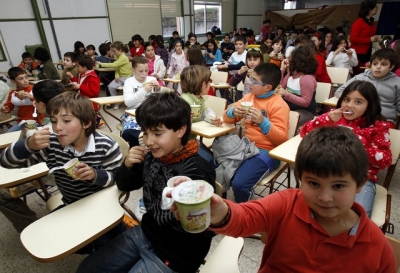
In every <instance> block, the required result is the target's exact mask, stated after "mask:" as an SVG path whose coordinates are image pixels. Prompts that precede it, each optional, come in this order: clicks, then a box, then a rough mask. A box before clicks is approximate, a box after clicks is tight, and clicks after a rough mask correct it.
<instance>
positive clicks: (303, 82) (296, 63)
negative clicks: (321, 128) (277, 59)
mask: <svg viewBox="0 0 400 273" xmlns="http://www.w3.org/2000/svg"><path fill="white" fill-rule="evenodd" d="M288 66H289V73H288V74H287V75H286V76H285V77H284V78H283V79H282V81H281V87H279V86H278V87H277V88H276V93H277V94H278V95H281V96H282V98H283V99H284V100H285V101H286V103H287V104H288V105H289V108H290V110H292V111H299V112H300V114H301V115H300V121H299V126H301V125H303V124H304V123H305V122H307V121H309V120H311V119H313V118H314V113H315V106H316V102H315V89H316V88H317V81H316V80H315V76H314V75H315V72H316V71H317V66H318V62H317V60H316V59H315V56H314V52H313V51H312V50H311V48H310V47H309V46H307V45H301V46H300V47H299V48H297V49H296V50H294V51H293V52H292V56H291V60H290V62H289V60H284V61H283V62H282V66H281V70H282V71H286V68H287V67H288Z"/></svg>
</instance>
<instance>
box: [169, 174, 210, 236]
mask: <svg viewBox="0 0 400 273" xmlns="http://www.w3.org/2000/svg"><path fill="white" fill-rule="evenodd" d="M213 193H214V189H213V187H212V186H211V185H210V184H209V183H207V182H206V181H203V180H193V181H187V182H183V183H181V184H179V185H178V186H176V187H175V188H174V189H173V190H172V198H173V199H174V200H175V203H176V206H177V208H178V213H179V218H180V220H181V225H182V227H183V229H184V230H185V231H187V232H190V233H200V232H203V231H205V230H206V229H207V228H208V227H209V226H210V201H211V196H212V194H213Z"/></svg>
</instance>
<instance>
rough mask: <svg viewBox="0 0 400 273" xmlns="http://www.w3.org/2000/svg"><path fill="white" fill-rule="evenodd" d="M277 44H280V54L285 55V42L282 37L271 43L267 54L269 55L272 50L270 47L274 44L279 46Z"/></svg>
mask: <svg viewBox="0 0 400 273" xmlns="http://www.w3.org/2000/svg"><path fill="white" fill-rule="evenodd" d="M279 43H281V44H282V49H281V52H282V53H285V40H284V39H283V37H281V36H279V37H275V39H274V40H273V41H272V44H271V47H270V48H268V50H267V53H271V52H272V50H273V48H272V46H273V45H274V44H279Z"/></svg>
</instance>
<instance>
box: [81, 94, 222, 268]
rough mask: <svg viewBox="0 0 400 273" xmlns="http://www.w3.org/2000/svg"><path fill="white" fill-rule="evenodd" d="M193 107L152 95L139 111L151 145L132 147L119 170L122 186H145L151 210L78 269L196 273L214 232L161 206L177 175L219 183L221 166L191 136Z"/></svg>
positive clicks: (127, 188) (174, 97)
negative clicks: (186, 223) (189, 226)
mask: <svg viewBox="0 0 400 273" xmlns="http://www.w3.org/2000/svg"><path fill="white" fill-rule="evenodd" d="M190 112H191V110H190V107H189V104H188V103H186V102H185V101H184V100H183V99H182V98H180V97H179V95H177V94H176V93H162V94H151V95H149V96H148V98H147V99H146V100H145V101H144V102H143V103H142V104H141V105H140V106H139V108H138V109H137V110H136V118H137V121H138V123H139V125H140V126H141V128H142V130H143V131H144V136H143V141H144V144H145V145H146V146H147V147H148V149H147V148H145V147H141V146H136V147H133V148H131V149H130V151H129V155H128V156H127V157H126V159H125V162H124V164H123V165H121V167H120V168H119V170H118V174H117V185H118V188H119V189H120V190H123V191H130V190H136V189H140V188H141V187H143V196H144V204H145V207H146V209H147V212H146V213H145V214H144V215H143V221H142V222H141V225H140V226H135V227H133V228H131V229H128V230H127V231H126V232H124V233H123V234H121V235H120V236H118V237H117V238H115V239H114V240H113V241H112V242H110V243H109V245H108V246H105V247H103V248H101V249H99V250H97V251H95V252H94V253H92V254H91V255H90V256H89V257H87V258H86V259H85V260H84V261H83V262H82V264H81V265H80V266H79V268H78V270H77V272H106V271H131V272H196V270H197V269H198V268H199V266H200V264H201V263H202V261H203V259H204V257H205V256H206V255H207V253H208V251H209V249H210V243H211V238H212V236H213V235H212V234H211V233H210V232H208V231H204V232H202V233H198V234H193V233H188V232H185V231H184V230H183V229H182V226H181V224H180V223H179V221H177V220H176V219H175V217H174V214H173V213H171V212H170V211H169V210H163V209H161V202H162V201H161V200H162V199H161V196H162V192H163V190H164V188H165V187H166V185H167V181H168V179H170V178H172V177H173V176H178V175H184V176H188V177H190V178H191V179H193V180H205V181H207V182H208V183H210V184H211V185H212V186H213V187H214V184H215V171H214V170H213V169H212V167H211V166H210V165H208V163H207V162H206V161H205V160H204V159H202V158H201V157H200V156H199V155H198V154H197V149H198V146H197V143H196V141H194V140H189V141H188V139H189V134H190V129H191V121H190V120H191V118H190ZM166 113H168V114H166Z"/></svg>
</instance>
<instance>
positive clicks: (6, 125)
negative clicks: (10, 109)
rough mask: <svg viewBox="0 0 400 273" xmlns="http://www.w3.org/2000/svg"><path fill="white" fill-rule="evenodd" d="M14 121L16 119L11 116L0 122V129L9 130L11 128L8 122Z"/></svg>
mask: <svg viewBox="0 0 400 273" xmlns="http://www.w3.org/2000/svg"><path fill="white" fill-rule="evenodd" d="M15 119H16V117H15V116H14V115H11V116H10V117H9V118H8V119H5V120H2V121H0V128H2V127H3V126H5V127H6V128H8V129H10V128H11V124H10V122H13V121H14V120H15Z"/></svg>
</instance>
